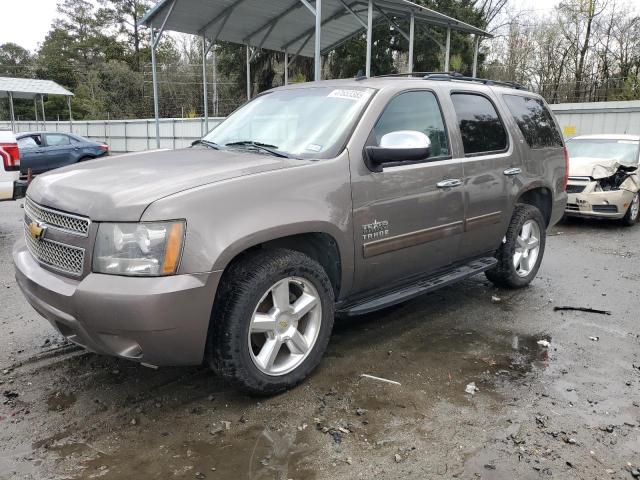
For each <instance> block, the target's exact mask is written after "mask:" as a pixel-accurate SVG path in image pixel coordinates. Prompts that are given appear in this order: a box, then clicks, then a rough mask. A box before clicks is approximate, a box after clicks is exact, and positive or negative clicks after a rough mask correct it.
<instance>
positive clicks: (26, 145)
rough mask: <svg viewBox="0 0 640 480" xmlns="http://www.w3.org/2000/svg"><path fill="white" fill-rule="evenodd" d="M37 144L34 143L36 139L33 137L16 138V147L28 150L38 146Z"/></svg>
mask: <svg viewBox="0 0 640 480" xmlns="http://www.w3.org/2000/svg"><path fill="white" fill-rule="evenodd" d="M39 146H40V145H38V144H37V143H36V140H35V138H33V137H23V138H19V139H18V148H19V149H20V150H30V149H33V148H38V147H39Z"/></svg>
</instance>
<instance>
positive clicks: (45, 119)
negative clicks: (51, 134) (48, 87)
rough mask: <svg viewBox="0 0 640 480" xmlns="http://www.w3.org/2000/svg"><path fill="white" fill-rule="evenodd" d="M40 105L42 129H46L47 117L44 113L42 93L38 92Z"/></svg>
mask: <svg viewBox="0 0 640 480" xmlns="http://www.w3.org/2000/svg"><path fill="white" fill-rule="evenodd" d="M40 105H41V106H42V129H43V130H44V131H45V132H46V131H47V117H46V116H45V114H44V95H42V94H40Z"/></svg>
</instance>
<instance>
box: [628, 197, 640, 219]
mask: <svg viewBox="0 0 640 480" xmlns="http://www.w3.org/2000/svg"><path fill="white" fill-rule="evenodd" d="M629 209H630V210H631V213H630V214H629V216H630V218H631V221H636V220H637V219H638V213H640V193H636V195H635V197H633V200H632V201H631V205H630V206H629Z"/></svg>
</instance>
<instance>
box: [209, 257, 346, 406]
mask: <svg viewBox="0 0 640 480" xmlns="http://www.w3.org/2000/svg"><path fill="white" fill-rule="evenodd" d="M333 319H334V294H333V288H332V286H331V282H330V281H329V278H328V277H327V275H326V273H325V271H324V269H323V268H322V267H321V266H320V265H319V264H318V263H317V262H315V261H314V260H313V259H311V258H309V257H308V256H306V255H304V254H302V253H299V252H296V251H292V250H285V249H277V250H260V251H256V252H251V253H249V254H247V255H246V256H245V257H244V258H242V259H240V260H239V261H237V262H236V263H234V264H233V265H232V266H231V267H229V271H228V272H226V273H225V275H224V277H223V279H222V283H221V286H220V289H219V292H218V295H217V296H216V305H215V306H214V313H213V318H212V320H211V321H212V328H210V335H209V339H208V345H207V358H208V360H209V364H210V365H211V367H212V368H213V369H214V370H216V371H217V372H218V373H219V374H221V375H222V376H223V377H225V378H227V379H229V380H231V381H233V382H234V383H236V384H237V385H238V386H240V387H241V388H242V389H244V390H246V391H248V392H250V393H256V394H271V393H276V392H279V391H282V390H286V389H288V388H291V387H293V386H295V385H297V384H298V383H300V382H301V381H302V380H304V378H305V377H306V376H307V375H309V374H310V373H311V371H312V370H313V369H314V368H315V367H316V366H317V365H318V363H319V362H320V359H321V358H322V354H323V353H324V351H325V349H326V347H327V344H328V342H329V337H330V335H331V330H332V328H333Z"/></svg>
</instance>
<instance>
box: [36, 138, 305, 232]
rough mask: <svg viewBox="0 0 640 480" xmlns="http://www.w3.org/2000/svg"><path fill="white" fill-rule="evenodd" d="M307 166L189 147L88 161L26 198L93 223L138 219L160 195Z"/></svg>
mask: <svg viewBox="0 0 640 480" xmlns="http://www.w3.org/2000/svg"><path fill="white" fill-rule="evenodd" d="M306 164H308V161H305V160H297V159H295V160H290V159H287V158H278V157H272V156H268V155H262V154H257V153H251V152H242V151H229V150H212V149H210V148H189V149H182V150H155V151H150V152H142V153H133V154H126V155H119V156H112V157H106V158H104V159H99V160H91V161H88V162H83V163H79V164H77V165H73V166H70V167H64V168H60V169H57V170H53V171H51V172H49V173H46V174H43V175H39V176H38V177H36V179H35V180H34V181H33V182H32V184H31V185H30V186H29V190H28V197H29V198H31V199H32V200H33V201H34V202H37V203H39V204H41V205H43V206H47V207H51V208H55V209H58V210H63V211H66V212H69V213H75V214H78V215H85V216H87V217H89V218H91V219H92V220H95V221H130V222H135V221H138V220H139V219H140V217H141V216H142V214H143V212H144V210H145V209H146V208H147V206H148V205H149V204H150V203H152V202H154V201H156V200H158V199H160V198H163V197H166V196H168V195H171V194H174V193H178V192H180V191H183V190H188V189H191V188H196V187H199V186H202V185H207V184H210V183H215V182H220V181H223V180H228V179H231V178H236V177H242V176H245V175H253V174H257V173H262V172H268V171H273V170H279V169H283V168H292V167H296V166H302V165H306Z"/></svg>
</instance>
